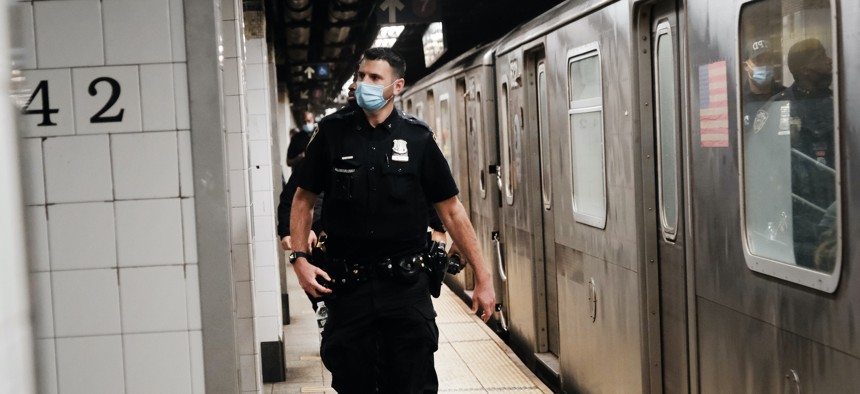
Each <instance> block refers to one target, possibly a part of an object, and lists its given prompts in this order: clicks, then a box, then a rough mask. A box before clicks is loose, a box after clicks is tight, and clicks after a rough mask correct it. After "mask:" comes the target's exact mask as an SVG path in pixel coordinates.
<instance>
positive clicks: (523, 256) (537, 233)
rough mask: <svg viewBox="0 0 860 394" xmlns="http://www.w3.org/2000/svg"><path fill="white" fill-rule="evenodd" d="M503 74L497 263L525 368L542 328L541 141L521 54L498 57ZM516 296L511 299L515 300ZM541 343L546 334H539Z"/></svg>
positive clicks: (514, 344)
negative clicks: (499, 258) (503, 275)
mask: <svg viewBox="0 0 860 394" xmlns="http://www.w3.org/2000/svg"><path fill="white" fill-rule="evenodd" d="M500 59H504V60H501V61H500V62H499V63H497V67H499V68H498V69H499V70H500V74H501V73H502V71H501V70H504V77H503V78H502V82H501V88H500V89H501V93H500V95H499V124H500V127H499V138H500V141H501V144H500V153H501V157H502V159H501V174H502V204H501V210H500V229H501V235H502V239H501V242H502V247H501V252H502V253H501V254H502V264H503V268H504V270H505V273H506V274H507V275H506V276H507V282H506V285H507V291H508V299H507V304H506V305H504V307H505V309H506V311H507V314H508V319H509V320H510V334H511V336H510V337H511V340H510V341H511V346H512V347H513V348H514V350H516V351H517V352H518V353H519V354H520V356H521V357H522V358H523V359H524V360H525V362H526V364H527V365H532V363H533V362H534V361H535V359H536V356H535V353H545V351H544V350H545V349H544V348H542V347H541V346H540V339H541V337H542V335H541V329H542V330H543V333H545V332H546V309H545V304H546V303H545V297H544V295H545V293H546V291H545V288H546V286H545V282H546V280H545V276H544V271H545V270H544V268H545V267H544V260H545V259H544V252H543V251H544V244H543V220H542V212H543V211H542V209H541V196H540V194H541V193H540V190H541V185H540V170H539V160H536V159H537V157H536V155H535V154H534V153H536V152H538V151H539V148H538V146H539V144H540V142H539V141H540V139H539V135H538V133H537V128H536V127H534V125H535V123H536V122H531V121H530V120H529V119H530V118H531V117H532V113H533V112H534V110H535V108H534V107H533V106H530V105H529V102H528V97H529V96H530V95H531V89H532V88H531V82H532V80H531V79H530V78H529V75H528V74H529V72H530V71H529V69H528V66H527V63H526V62H525V61H524V60H525V59H526V57H525V56H524V55H523V52H521V51H519V50H517V51H514V52H511V53H509V54H505V55H503V57H501V58H500ZM514 295H515V297H514ZM544 339H545V336H544Z"/></svg>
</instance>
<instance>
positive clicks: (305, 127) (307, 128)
mask: <svg viewBox="0 0 860 394" xmlns="http://www.w3.org/2000/svg"><path fill="white" fill-rule="evenodd" d="M302 130H304V131H305V132H308V133H310V132H311V131H314V125H313V124H311V123H305V124H303V125H302Z"/></svg>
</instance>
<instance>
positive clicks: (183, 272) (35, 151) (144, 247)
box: [13, 0, 214, 393]
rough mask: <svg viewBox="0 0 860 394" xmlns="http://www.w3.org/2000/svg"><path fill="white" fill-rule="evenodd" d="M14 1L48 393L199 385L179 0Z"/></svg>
mask: <svg viewBox="0 0 860 394" xmlns="http://www.w3.org/2000/svg"><path fill="white" fill-rule="evenodd" d="M13 8H14V12H15V14H16V15H17V17H18V18H19V19H18V23H17V24H16V25H13V29H15V35H16V36H17V37H19V39H18V40H17V41H16V44H15V45H20V46H21V50H22V51H24V52H26V53H31V54H32V57H30V58H29V59H27V61H25V62H24V63H22V65H21V67H22V68H23V69H24V70H23V75H24V77H25V80H24V83H23V89H24V90H23V93H24V96H25V99H29V104H27V105H26V106H25V114H24V115H22V116H21V117H20V125H21V129H22V136H23V137H24V138H23V141H22V145H23V147H24V150H25V152H26V153H27V154H26V155H25V158H24V160H25V161H24V168H25V173H26V174H27V176H26V178H25V182H26V184H25V189H26V194H25V196H26V199H25V202H26V204H27V209H26V212H27V214H28V238H29V241H30V244H31V249H32V250H33V253H32V258H31V264H30V270H31V274H30V277H31V283H33V284H34V289H33V296H34V298H35V302H36V303H35V309H36V313H35V316H36V317H37V319H36V327H35V331H34V332H35V336H36V338H37V341H36V342H37V343H36V348H37V353H36V354H37V355H38V374H39V381H40V387H41V391H42V392H45V393H52V392H63V393H92V392H112V393H115V392H127V393H154V392H197V393H203V392H204V391H205V390H204V374H203V370H204V365H203V357H202V354H203V339H202V335H203V326H202V324H201V306H200V305H201V303H200V285H199V281H198V271H199V268H198V256H197V251H198V250H197V239H196V237H197V232H196V228H197V227H196V225H195V223H196V220H195V208H196V207H195V205H196V202H195V195H194V176H193V174H192V153H191V152H192V146H191V132H190V129H191V126H190V118H189V91H188V75H187V66H186V47H185V16H184V10H183V2H182V0H147V1H136V0H111V1H104V2H102V1H98V0H79V1H37V2H28V1H22V2H18V3H15V4H14V5H13ZM213 23H214V22H213ZM26 101H27V100H25V102H26Z"/></svg>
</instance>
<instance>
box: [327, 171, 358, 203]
mask: <svg viewBox="0 0 860 394" xmlns="http://www.w3.org/2000/svg"><path fill="white" fill-rule="evenodd" d="M357 173H358V168H357V167H355V168H351V167H346V166H334V167H332V172H331V182H332V184H331V196H332V198H334V199H335V200H352V199H353V198H355V184H356V180H357V179H356V176H357Z"/></svg>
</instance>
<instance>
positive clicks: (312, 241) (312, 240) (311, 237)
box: [308, 230, 317, 250]
mask: <svg viewBox="0 0 860 394" xmlns="http://www.w3.org/2000/svg"><path fill="white" fill-rule="evenodd" d="M316 244H317V233H315V232H314V230H311V232H310V233H308V250H311V249H313V248H314V245H316Z"/></svg>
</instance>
